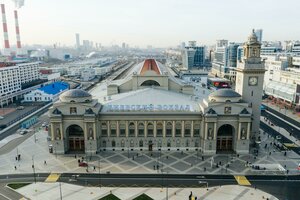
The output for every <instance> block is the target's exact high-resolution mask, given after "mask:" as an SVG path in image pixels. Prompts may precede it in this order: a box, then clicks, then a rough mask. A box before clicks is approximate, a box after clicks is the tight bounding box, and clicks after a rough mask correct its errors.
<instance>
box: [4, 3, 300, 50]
mask: <svg viewBox="0 0 300 200" xmlns="http://www.w3.org/2000/svg"><path fill="white" fill-rule="evenodd" d="M2 2H5V4H6V7H7V8H6V13H7V18H8V25H9V36H10V38H9V39H10V43H11V44H14V43H15V32H14V27H13V25H14V20H13V9H14V8H13V3H12V1H10V0H6V1H5V0H2ZM299 8H300V1H297V0H285V1H282V0H25V6H24V7H22V8H21V9H19V23H20V31H21V40H22V43H25V44H54V43H59V42H60V43H61V44H66V45H74V44H75V33H77V32H78V33H80V36H81V39H88V40H91V41H94V42H99V43H102V44H103V45H111V44H119V45H120V44H121V43H122V42H126V43H129V44H130V45H131V46H135V45H138V46H141V47H142V46H146V45H150V44H151V45H153V46H156V47H167V46H176V45H178V44H179V43H180V42H181V41H188V40H196V41H197V42H198V43H199V44H207V45H210V44H214V43H215V41H216V40H217V39H223V38H224V39H228V40H230V41H237V42H243V41H245V40H246V38H247V36H248V35H249V34H250V31H251V29H252V28H262V29H263V31H264V32H263V40H281V41H283V40H296V39H300V37H299V36H300V21H299ZM1 31H2V30H1ZM2 37H3V36H2ZM1 40H2V39H1ZM2 43H3V42H2ZM2 43H1V46H3V44H2Z"/></svg>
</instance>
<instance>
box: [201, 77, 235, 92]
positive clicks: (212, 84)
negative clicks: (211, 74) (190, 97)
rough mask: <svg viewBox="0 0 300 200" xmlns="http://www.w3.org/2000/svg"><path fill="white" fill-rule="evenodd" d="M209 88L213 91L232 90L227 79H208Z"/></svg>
mask: <svg viewBox="0 0 300 200" xmlns="http://www.w3.org/2000/svg"><path fill="white" fill-rule="evenodd" d="M207 88H208V89H212V90H218V89H224V88H231V86H230V80H228V79H225V78H208V79H207Z"/></svg>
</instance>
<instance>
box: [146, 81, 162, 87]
mask: <svg viewBox="0 0 300 200" xmlns="http://www.w3.org/2000/svg"><path fill="white" fill-rule="evenodd" d="M141 86H160V84H159V83H158V82H157V81H154V80H147V81H144V82H143V83H142V84H141Z"/></svg>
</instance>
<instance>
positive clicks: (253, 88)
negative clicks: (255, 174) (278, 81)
mask: <svg viewBox="0 0 300 200" xmlns="http://www.w3.org/2000/svg"><path fill="white" fill-rule="evenodd" d="M260 50H261V44H260V42H259V41H258V39H257V36H256V34H255V32H254V30H253V32H252V34H251V35H250V36H249V38H248V41H247V42H246V43H245V44H244V59H243V60H242V62H239V63H238V66H237V68H236V71H237V73H236V83H237V84H236V88H235V90H236V92H237V93H239V94H240V95H241V96H242V98H243V100H244V101H245V102H248V103H249V107H251V108H252V116H253V121H252V124H251V129H250V132H251V135H250V138H253V139H255V138H256V136H257V134H259V124H260V105H261V101H262V94H263V82H264V74H265V71H266V70H265V63H264V60H263V59H262V58H261V57H260ZM249 128H250V127H249ZM256 139H257V138H256ZM252 142H254V141H252Z"/></svg>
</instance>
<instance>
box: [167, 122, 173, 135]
mask: <svg viewBox="0 0 300 200" xmlns="http://www.w3.org/2000/svg"><path fill="white" fill-rule="evenodd" d="M172 128H173V124H172V122H167V125H166V137H172Z"/></svg>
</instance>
